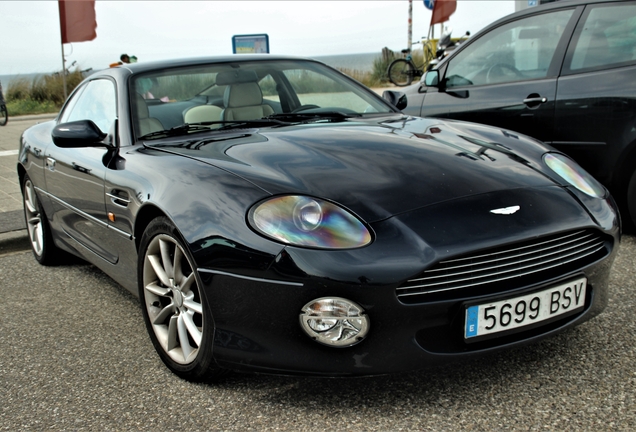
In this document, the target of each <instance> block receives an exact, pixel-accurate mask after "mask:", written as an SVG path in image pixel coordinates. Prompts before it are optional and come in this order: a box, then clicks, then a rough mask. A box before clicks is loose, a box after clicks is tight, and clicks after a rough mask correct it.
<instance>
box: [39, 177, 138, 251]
mask: <svg viewBox="0 0 636 432" xmlns="http://www.w3.org/2000/svg"><path fill="white" fill-rule="evenodd" d="M36 189H37V190H38V191H39V192H41V193H43V194H44V195H46V196H48V197H49V198H51V199H52V200H54V201H55V202H57V203H59V204H61V205H62V206H64V207H66V208H67V209H69V210H71V211H72V212H75V213H77V214H78V215H80V216H82V217H83V218H86V219H88V220H90V221H91V222H94V223H96V224H98V225H99V226H101V227H102V228H106V229H109V230H112V231H114V232H115V233H117V234H119V235H121V236H123V237H126V238H127V239H128V240H132V238H133V236H132V234H129V233H127V232H126V231H122V230H120V229H119V228H116V227H114V226H112V225H110V224H107V223H106V222H104V221H101V220H99V219H97V218H96V217H94V216H91V215H89V214H88V213H85V212H83V211H82V210H80V209H78V208H75V207H73V206H72V205H70V204H68V203H67V202H65V201H62V200H61V199H59V198H58V197H56V196H55V195H52V194H50V193H49V192H47V191H45V190H43V189H41V188H39V187H36Z"/></svg>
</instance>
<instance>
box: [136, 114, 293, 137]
mask: <svg viewBox="0 0 636 432" xmlns="http://www.w3.org/2000/svg"><path fill="white" fill-rule="evenodd" d="M290 124H291V123H287V122H284V121H281V120H277V119H273V118H262V119H254V120H219V121H206V122H198V123H184V124H182V125H179V126H175V127H173V128H170V129H166V130H162V131H156V132H150V133H148V134H146V135H143V136H141V137H139V139H153V138H161V137H171V136H178V135H186V134H189V133H193V132H206V131H207V132H209V131H219V130H227V129H235V128H241V127H245V126H248V127H249V126H272V125H275V126H279V125H283V126H288V125H290ZM213 125H223V126H221V127H220V128H216V129H213V128H211V127H210V126H213Z"/></svg>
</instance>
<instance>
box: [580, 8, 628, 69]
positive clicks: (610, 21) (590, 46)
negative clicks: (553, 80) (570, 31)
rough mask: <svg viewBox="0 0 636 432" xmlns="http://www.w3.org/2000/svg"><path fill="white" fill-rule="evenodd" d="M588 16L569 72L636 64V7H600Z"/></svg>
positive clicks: (581, 30)
mask: <svg viewBox="0 0 636 432" xmlns="http://www.w3.org/2000/svg"><path fill="white" fill-rule="evenodd" d="M585 15H586V16H585V17H584V19H582V20H581V23H580V24H579V26H578V28H577V30H576V35H577V36H578V37H577V38H576V45H575V47H574V51H573V53H572V60H571V62H570V63H569V69H570V71H579V70H581V69H588V68H597V67H604V68H605V67H611V66H613V65H618V64H621V63H627V62H633V61H634V60H636V3H628V4H614V5H609V6H608V5H602V6H597V7H593V8H591V9H588V10H587V13H586V14H585Z"/></svg>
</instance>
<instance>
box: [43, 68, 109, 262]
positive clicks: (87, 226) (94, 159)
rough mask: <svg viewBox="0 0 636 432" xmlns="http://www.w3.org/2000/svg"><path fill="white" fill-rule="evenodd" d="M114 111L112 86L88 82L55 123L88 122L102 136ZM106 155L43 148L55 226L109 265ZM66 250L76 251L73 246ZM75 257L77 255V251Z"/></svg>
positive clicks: (99, 150) (103, 149) (94, 149)
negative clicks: (91, 122)
mask: <svg viewBox="0 0 636 432" xmlns="http://www.w3.org/2000/svg"><path fill="white" fill-rule="evenodd" d="M116 106H117V105H116V92H115V84H114V82H113V81H111V80H109V79H96V80H93V81H89V82H88V83H86V84H84V85H83V86H82V88H80V89H79V90H78V91H76V92H75V93H74V94H73V96H72V98H71V99H70V100H69V102H68V103H67V105H66V107H65V109H64V111H63V112H62V114H61V116H60V123H66V122H71V121H76V120H92V121H93V122H94V123H95V124H96V125H97V126H98V127H99V129H100V130H101V131H102V132H104V133H108V132H109V131H110V130H111V128H112V126H113V124H114V123H115V119H116V118H117V108H116ZM111 153H112V150H111V149H108V148H106V147H86V148H61V147H57V146H56V145H49V146H48V147H47V149H46V159H45V166H46V169H45V181H46V187H47V191H48V193H49V197H50V198H51V201H52V205H53V208H54V214H53V219H54V221H55V225H56V226H58V227H60V228H61V229H62V230H63V231H64V233H65V234H66V235H67V236H68V237H70V238H72V239H73V240H74V241H75V242H76V243H79V244H80V245H81V246H82V247H84V248H87V249H88V250H90V251H91V252H93V253H95V254H97V255H99V256H100V257H101V258H103V259H106V260H107V261H109V262H111V263H115V262H117V253H116V252H115V250H114V248H112V247H109V243H110V242H109V233H108V219H107V217H106V207H105V195H104V176H105V172H106V166H107V164H108V161H109V159H110V158H111V157H112V154H111ZM110 235H112V233H110ZM72 246H73V247H76V248H77V245H76V244H72ZM80 251H81V252H83V251H82V250H81V248H80Z"/></svg>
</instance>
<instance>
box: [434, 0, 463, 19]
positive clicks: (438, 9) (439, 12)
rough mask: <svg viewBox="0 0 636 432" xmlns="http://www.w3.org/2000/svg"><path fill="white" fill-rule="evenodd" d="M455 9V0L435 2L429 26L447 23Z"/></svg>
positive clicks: (437, 0) (438, 0) (436, 0)
mask: <svg viewBox="0 0 636 432" xmlns="http://www.w3.org/2000/svg"><path fill="white" fill-rule="evenodd" d="M455 9H457V0H435V3H433V16H432V17H431V25H433V24H439V23H443V22H446V21H448V19H449V18H450V16H451V15H452V14H453V13H454V12H455Z"/></svg>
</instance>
